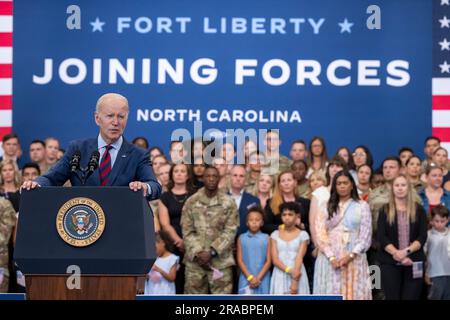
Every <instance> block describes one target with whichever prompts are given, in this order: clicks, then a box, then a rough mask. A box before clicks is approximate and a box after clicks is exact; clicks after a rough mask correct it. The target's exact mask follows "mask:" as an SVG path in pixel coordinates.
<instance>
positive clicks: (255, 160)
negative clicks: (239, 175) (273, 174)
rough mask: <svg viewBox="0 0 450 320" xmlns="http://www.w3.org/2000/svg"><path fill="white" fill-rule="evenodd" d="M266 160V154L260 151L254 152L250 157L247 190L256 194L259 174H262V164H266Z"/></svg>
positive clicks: (245, 188) (246, 181) (246, 182)
mask: <svg viewBox="0 0 450 320" xmlns="http://www.w3.org/2000/svg"><path fill="white" fill-rule="evenodd" d="M265 162H266V160H265V158H264V154H262V153H260V152H259V151H255V152H252V153H251V154H250V156H249V158H248V166H249V168H250V170H249V171H247V176H246V178H245V186H244V190H245V192H248V193H250V194H254V193H255V191H256V184H257V183H258V180H259V176H260V175H261V169H262V166H263V165H264V164H265Z"/></svg>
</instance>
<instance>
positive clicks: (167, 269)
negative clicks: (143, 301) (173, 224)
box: [144, 230, 180, 295]
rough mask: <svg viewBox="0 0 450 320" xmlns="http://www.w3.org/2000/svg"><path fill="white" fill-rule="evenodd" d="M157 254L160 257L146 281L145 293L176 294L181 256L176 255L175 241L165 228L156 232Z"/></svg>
mask: <svg viewBox="0 0 450 320" xmlns="http://www.w3.org/2000/svg"><path fill="white" fill-rule="evenodd" d="M155 241H156V255H157V256H158V258H157V259H156V261H155V263H154V264H153V267H152V269H151V270H150V272H149V273H148V275H147V280H146V281H145V291H144V294H158V295H162V294H175V278H176V275H177V269H178V266H179V259H180V258H179V257H178V256H176V255H174V254H173V253H172V251H173V250H174V246H173V241H172V239H171V238H170V236H169V235H168V234H167V233H166V232H164V231H163V230H161V231H159V232H158V233H156V239H155Z"/></svg>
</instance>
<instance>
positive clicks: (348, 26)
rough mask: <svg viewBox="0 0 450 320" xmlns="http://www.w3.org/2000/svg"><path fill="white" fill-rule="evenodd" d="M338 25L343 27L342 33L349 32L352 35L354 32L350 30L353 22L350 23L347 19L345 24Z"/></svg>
mask: <svg viewBox="0 0 450 320" xmlns="http://www.w3.org/2000/svg"><path fill="white" fill-rule="evenodd" d="M338 25H339V26H340V27H341V33H344V32H346V31H347V32H348V33H352V30H350V28H351V27H352V26H353V25H354V23H352V22H348V20H347V18H345V20H344V22H341V23H338Z"/></svg>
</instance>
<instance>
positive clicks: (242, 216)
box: [237, 191, 261, 236]
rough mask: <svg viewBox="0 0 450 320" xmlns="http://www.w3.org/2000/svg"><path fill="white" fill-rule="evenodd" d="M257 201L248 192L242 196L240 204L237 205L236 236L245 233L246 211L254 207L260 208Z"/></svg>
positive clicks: (246, 228)
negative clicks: (237, 221)
mask: <svg viewBox="0 0 450 320" xmlns="http://www.w3.org/2000/svg"><path fill="white" fill-rule="evenodd" d="M260 205H261V204H260V203H259V199H258V198H257V197H255V196H253V195H251V194H250V193H248V192H245V191H244V193H243V194H242V199H241V204H240V205H239V222H240V224H239V229H238V232H237V235H238V236H239V235H240V234H242V233H244V232H246V231H247V230H248V227H247V212H248V209H250V208H251V207H255V206H260Z"/></svg>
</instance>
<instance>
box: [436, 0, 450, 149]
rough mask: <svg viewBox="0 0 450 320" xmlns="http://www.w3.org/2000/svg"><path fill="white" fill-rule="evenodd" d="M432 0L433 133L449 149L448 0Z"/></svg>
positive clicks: (449, 62)
mask: <svg viewBox="0 0 450 320" xmlns="http://www.w3.org/2000/svg"><path fill="white" fill-rule="evenodd" d="M433 1H434V3H433V73H432V74H433V80H432V81H433V83H432V91H433V105H432V109H433V111H432V112H433V117H432V119H433V124H432V126H433V135H435V136H437V137H439V138H440V139H441V141H442V143H441V145H442V146H443V147H444V148H446V149H447V150H449V151H450V0H433Z"/></svg>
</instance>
